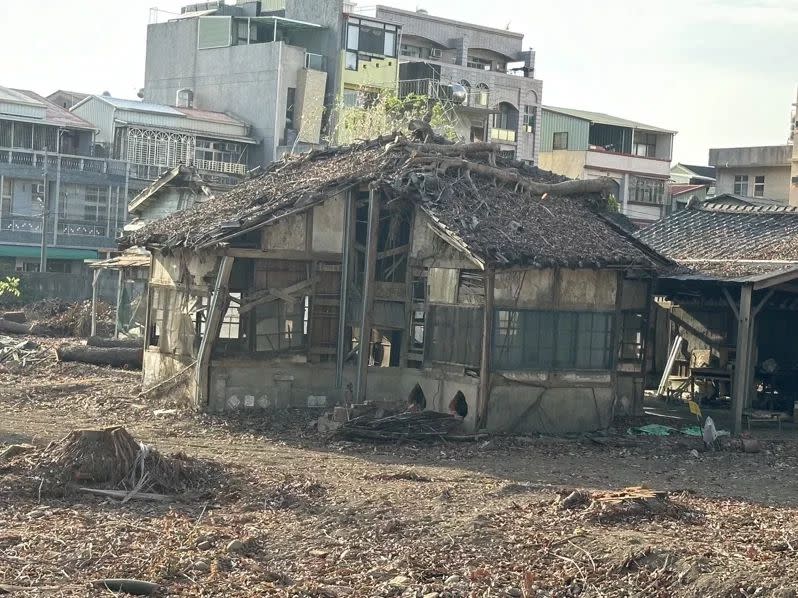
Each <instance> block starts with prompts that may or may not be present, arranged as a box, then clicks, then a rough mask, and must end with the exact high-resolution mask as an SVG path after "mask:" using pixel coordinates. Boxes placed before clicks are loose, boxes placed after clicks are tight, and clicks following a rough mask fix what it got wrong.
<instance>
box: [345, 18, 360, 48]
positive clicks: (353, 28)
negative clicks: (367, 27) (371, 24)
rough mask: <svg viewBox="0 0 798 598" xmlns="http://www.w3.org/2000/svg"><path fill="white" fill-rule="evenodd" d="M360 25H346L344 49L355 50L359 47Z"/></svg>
mask: <svg viewBox="0 0 798 598" xmlns="http://www.w3.org/2000/svg"><path fill="white" fill-rule="evenodd" d="M359 40H360V27H358V26H357V25H352V24H349V25H347V27H346V49H347V50H355V51H357V50H358V49H359V48H360V41H359Z"/></svg>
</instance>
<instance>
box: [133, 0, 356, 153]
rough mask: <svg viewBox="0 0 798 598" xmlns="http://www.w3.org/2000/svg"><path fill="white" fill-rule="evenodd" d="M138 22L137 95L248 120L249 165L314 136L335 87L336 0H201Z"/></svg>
mask: <svg viewBox="0 0 798 598" xmlns="http://www.w3.org/2000/svg"><path fill="white" fill-rule="evenodd" d="M167 16H168V19H167V20H166V21H164V22H156V23H152V24H150V25H149V26H148V28H147V56H146V66H145V77H144V79H145V82H144V100H145V101H146V102H149V103H155V104H171V103H173V102H174V101H175V98H176V97H177V94H178V93H179V92H181V90H186V93H189V92H190V93H191V94H192V96H193V106H194V107H195V108H197V109H203V110H213V111H217V112H225V113H227V114H229V115H232V116H234V117H236V118H238V119H241V120H243V121H245V122H247V123H249V124H250V125H251V127H252V129H251V136H252V137H253V138H254V140H255V141H256V145H255V146H254V147H252V148H250V150H249V152H248V161H249V164H250V165H251V166H256V165H265V164H268V163H269V162H272V161H273V160H275V159H277V158H278V157H279V156H280V155H282V154H283V153H284V152H286V151H289V150H291V149H295V148H296V147H297V146H300V147H306V146H313V145H315V144H318V143H319V142H320V140H321V126H322V117H323V114H324V107H325V105H326V106H330V105H332V104H333V102H334V100H335V98H336V97H337V95H338V93H339V83H340V81H341V79H340V76H339V65H338V62H337V60H335V59H333V57H339V56H341V51H340V50H341V43H342V41H341V39H342V37H341V35H342V28H343V12H342V4H341V0H284V1H282V2H280V1H266V2H253V1H239V2H238V3H236V4H234V5H228V4H225V3H223V2H211V3H205V4H200V5H191V6H186V7H184V8H183V9H182V12H181V14H179V15H171V16H169V15H167Z"/></svg>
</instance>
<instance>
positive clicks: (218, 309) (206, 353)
mask: <svg viewBox="0 0 798 598" xmlns="http://www.w3.org/2000/svg"><path fill="white" fill-rule="evenodd" d="M232 270H233V258H232V257H230V256H227V255H226V256H224V257H223V258H222V259H221V262H220V263H219V272H218V273H217V274H216V282H215V283H214V285H213V294H212V295H211V301H210V304H209V305H208V316H207V318H206V320H205V334H204V335H203V336H202V340H201V341H200V346H199V351H197V368H196V370H195V375H194V379H195V381H196V383H197V388H196V392H195V393H194V398H195V401H196V407H197V409H202V408H204V407H205V406H206V405H207V404H208V396H209V392H208V367H209V365H210V362H211V352H212V351H213V345H214V343H215V342H216V339H217V337H218V336H219V331H220V330H221V328H222V319H223V318H224V306H225V304H226V303H227V283H228V281H229V280H230V272H231V271H232Z"/></svg>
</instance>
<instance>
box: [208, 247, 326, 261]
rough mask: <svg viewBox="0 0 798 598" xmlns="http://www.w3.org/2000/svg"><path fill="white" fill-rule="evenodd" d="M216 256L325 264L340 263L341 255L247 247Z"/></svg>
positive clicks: (224, 251) (220, 252) (230, 248)
mask: <svg viewBox="0 0 798 598" xmlns="http://www.w3.org/2000/svg"><path fill="white" fill-rule="evenodd" d="M215 253H216V255H226V256H229V257H240V258H247V259H254V260H287V261H291V260H293V261H309V260H319V261H323V262H340V261H341V254H340V253H333V252H330V251H302V250H294V249H267V250H264V249H249V248H246V247H228V248H225V249H223V250H221V251H217V252H215Z"/></svg>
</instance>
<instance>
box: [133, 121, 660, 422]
mask: <svg viewBox="0 0 798 598" xmlns="http://www.w3.org/2000/svg"><path fill="white" fill-rule="evenodd" d="M497 150H498V148H497V147H496V146H494V145H491V144H486V143H475V144H464V145H443V144H436V143H426V144H420V143H413V142H411V141H409V140H406V139H404V138H402V137H391V138H382V139H378V140H374V141H371V142H368V143H363V144H361V145H357V146H352V147H346V148H338V149H327V150H319V151H314V152H312V153H310V154H307V155H304V156H301V157H294V158H290V159H288V160H287V161H284V162H280V163H277V164H274V165H273V166H272V167H271V168H270V169H269V170H268V171H266V172H265V173H264V174H263V175H261V176H260V177H258V178H255V179H253V180H250V181H247V182H245V183H242V184H241V185H239V186H238V187H236V188H234V189H233V190H232V191H230V192H229V193H227V194H224V195H220V196H218V197H215V198H212V199H210V200H209V201H207V202H205V203H203V204H201V205H197V206H194V207H193V208H191V209H189V210H186V211H183V212H179V213H176V214H173V215H171V216H168V217H166V218H164V219H161V220H158V221H155V222H153V223H150V224H149V225H147V226H146V227H144V228H143V229H141V230H139V231H134V232H132V233H130V235H129V236H128V238H127V243H129V244H138V245H144V246H146V247H147V248H149V249H150V250H151V251H152V253H153V262H152V267H151V279H150V288H149V293H150V297H149V305H150V310H149V321H148V334H147V338H146V342H145V347H146V351H145V356H144V378H145V386H151V385H153V384H156V383H158V382H159V381H162V380H166V379H168V378H170V377H172V376H174V375H175V374H176V373H178V372H180V371H181V370H184V369H188V370H189V371H192V372H193V376H192V377H191V382H190V385H191V393H192V396H193V397H194V399H195V400H196V401H197V406H198V407H199V408H201V409H207V410H210V411H225V410H241V409H253V408H265V407H280V406H308V405H311V406H313V405H321V404H331V403H334V402H339V401H340V402H343V401H360V400H364V399H366V400H369V401H374V402H385V403H393V404H396V405H406V404H407V402H408V401H413V402H415V403H416V404H417V405H420V406H422V407H424V408H426V409H434V410H438V411H444V412H445V411H448V410H450V409H453V410H455V411H457V412H458V413H460V414H461V415H463V416H464V417H465V419H464V421H465V425H466V427H467V428H470V429H475V428H487V429H488V430H492V431H504V432H511V431H514V432H533V431H540V432H551V433H562V432H571V431H584V430H591V429H597V428H601V427H604V426H606V425H608V424H609V422H610V420H611V417H612V415H613V414H614V413H616V412H618V410H619V409H620V408H621V407H623V409H625V410H626V411H634V410H640V409H641V401H642V394H643V373H642V364H643V357H644V351H645V342H644V339H645V330H646V320H647V314H648V309H649V299H650V292H651V281H652V276H653V275H654V274H655V272H656V270H657V268H658V267H659V266H661V265H663V264H665V263H667V262H666V260H665V259H664V258H662V257H661V256H659V255H658V254H656V253H655V252H653V251H652V250H651V249H649V248H648V247H647V246H645V245H644V244H642V243H640V242H639V241H637V240H635V239H634V237H633V236H632V235H631V234H630V233H628V232H627V231H625V230H624V229H623V228H622V227H620V226H619V225H618V224H617V223H616V222H615V221H614V220H613V217H612V214H611V213H610V212H609V211H608V209H607V196H608V194H610V193H612V192H613V187H612V186H613V185H614V183H613V182H612V181H610V180H607V179H597V180H592V181H566V180H565V179H563V178H562V177H558V176H556V175H552V174H551V173H547V172H543V171H540V170H538V169H536V168H533V167H529V166H525V165H523V164H521V163H518V162H511V161H509V160H505V159H504V158H502V157H500V156H499V155H498V154H499V152H498V151H497ZM363 331H366V332H365V333H363ZM361 347H362V348H363V349H362V350H361V349H360V348H361Z"/></svg>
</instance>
